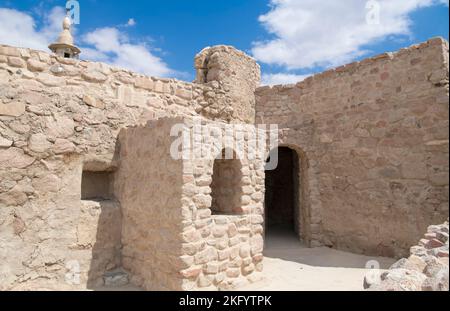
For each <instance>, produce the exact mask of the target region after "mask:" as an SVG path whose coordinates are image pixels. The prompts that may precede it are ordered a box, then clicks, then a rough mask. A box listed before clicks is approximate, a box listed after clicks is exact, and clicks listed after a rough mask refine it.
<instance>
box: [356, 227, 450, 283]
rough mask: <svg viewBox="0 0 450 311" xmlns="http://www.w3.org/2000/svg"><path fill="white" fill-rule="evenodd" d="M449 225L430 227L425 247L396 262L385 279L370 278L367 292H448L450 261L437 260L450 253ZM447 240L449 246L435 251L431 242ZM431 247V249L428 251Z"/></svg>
mask: <svg viewBox="0 0 450 311" xmlns="http://www.w3.org/2000/svg"><path fill="white" fill-rule="evenodd" d="M446 233H448V221H447V222H446V223H444V224H442V225H438V226H430V227H428V232H427V233H426V234H425V236H424V239H422V240H421V243H420V244H421V245H419V246H415V247H412V248H411V256H410V257H409V258H404V259H401V260H399V261H398V262H396V263H395V264H393V265H392V266H391V268H390V269H389V270H388V271H387V272H385V273H383V275H382V276H381V278H376V279H374V278H370V275H366V278H365V279H364V288H365V289H369V290H379V291H380V290H381V291H388V290H389V291H392V290H394V291H404V290H413V291H420V290H422V291H441V290H444V291H445V290H448V286H449V285H448V278H449V276H448V275H449V260H448V257H443V258H440V257H439V256H437V254H438V253H439V252H435V250H440V248H442V247H445V248H447V250H448V238H447V237H446ZM438 236H439V237H440V238H441V240H444V241H445V240H446V242H445V243H446V245H445V246H442V245H441V244H433V245H434V247H431V246H430V245H429V243H428V241H432V240H435V239H436V237H438ZM425 246H427V247H425Z"/></svg>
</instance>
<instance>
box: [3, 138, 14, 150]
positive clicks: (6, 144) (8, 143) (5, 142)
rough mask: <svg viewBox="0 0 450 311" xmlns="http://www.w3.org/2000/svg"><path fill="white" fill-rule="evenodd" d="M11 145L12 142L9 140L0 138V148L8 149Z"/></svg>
mask: <svg viewBox="0 0 450 311" xmlns="http://www.w3.org/2000/svg"><path fill="white" fill-rule="evenodd" d="M12 144H13V142H12V141H11V140H9V139H6V138H3V137H1V136H0V148H9V147H11V146H12Z"/></svg>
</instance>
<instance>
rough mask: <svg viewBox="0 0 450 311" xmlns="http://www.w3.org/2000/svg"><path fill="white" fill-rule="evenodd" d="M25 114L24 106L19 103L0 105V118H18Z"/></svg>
mask: <svg viewBox="0 0 450 311" xmlns="http://www.w3.org/2000/svg"><path fill="white" fill-rule="evenodd" d="M24 112H25V105H24V104H23V103H21V102H13V103H9V104H2V103H0V116H9V117H19V116H21V115H22V114H23V113H24Z"/></svg>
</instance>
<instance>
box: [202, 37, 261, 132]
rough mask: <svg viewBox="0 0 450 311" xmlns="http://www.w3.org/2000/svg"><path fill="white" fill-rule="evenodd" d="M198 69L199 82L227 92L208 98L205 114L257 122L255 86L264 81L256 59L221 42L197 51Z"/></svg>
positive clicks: (231, 119)
mask: <svg viewBox="0 0 450 311" xmlns="http://www.w3.org/2000/svg"><path fill="white" fill-rule="evenodd" d="M195 68H196V70H197V78H196V82H197V83H207V84H210V85H216V86H219V88H220V89H221V90H224V91H225V92H223V93H222V94H221V95H222V96H220V95H217V94H215V96H214V98H207V102H208V105H207V106H205V107H204V108H203V110H202V113H203V115H205V116H206V117H208V118H210V119H216V118H217V116H220V118H221V119H223V120H228V121H231V122H233V120H235V121H238V122H243V123H251V124H254V122H255V89H256V88H257V87H258V86H259V83H260V80H261V70H260V67H259V65H258V64H257V63H256V61H255V60H254V59H253V58H251V57H249V56H248V55H246V54H245V53H243V52H241V51H238V50H236V49H235V48H233V47H231V46H224V45H219V46H214V47H208V48H205V49H203V50H202V51H201V52H200V53H199V54H197V56H196V57H195ZM206 97H209V94H208V93H206Z"/></svg>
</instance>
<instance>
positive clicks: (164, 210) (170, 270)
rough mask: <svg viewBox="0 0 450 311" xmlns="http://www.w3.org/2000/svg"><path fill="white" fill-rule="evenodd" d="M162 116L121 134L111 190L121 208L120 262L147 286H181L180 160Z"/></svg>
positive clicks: (134, 279)
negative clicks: (172, 152) (172, 149)
mask: <svg viewBox="0 0 450 311" xmlns="http://www.w3.org/2000/svg"><path fill="white" fill-rule="evenodd" d="M176 122H182V120H181V119H180V120H177V119H174V121H173V122H172V121H171V120H167V119H162V120H158V121H153V122H149V124H148V125H147V126H145V127H136V128H129V129H126V130H123V131H122V133H121V134H120V136H119V141H120V143H119V149H120V165H119V169H118V172H117V175H116V181H115V193H117V196H118V199H119V201H120V203H121V207H122V218H123V220H122V247H123V248H122V264H123V268H124V269H125V270H127V271H129V272H130V273H131V281H132V282H133V283H134V284H136V285H138V286H142V287H143V288H145V289H146V290H180V289H181V277H180V274H179V271H180V269H181V265H182V262H181V259H180V250H181V238H180V236H181V231H182V220H183V219H182V209H181V190H182V186H183V175H182V173H183V162H182V161H180V160H178V161H177V160H174V159H172V157H171V155H170V146H171V144H172V140H171V139H170V132H171V127H172V125H173V124H175V123H176Z"/></svg>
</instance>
